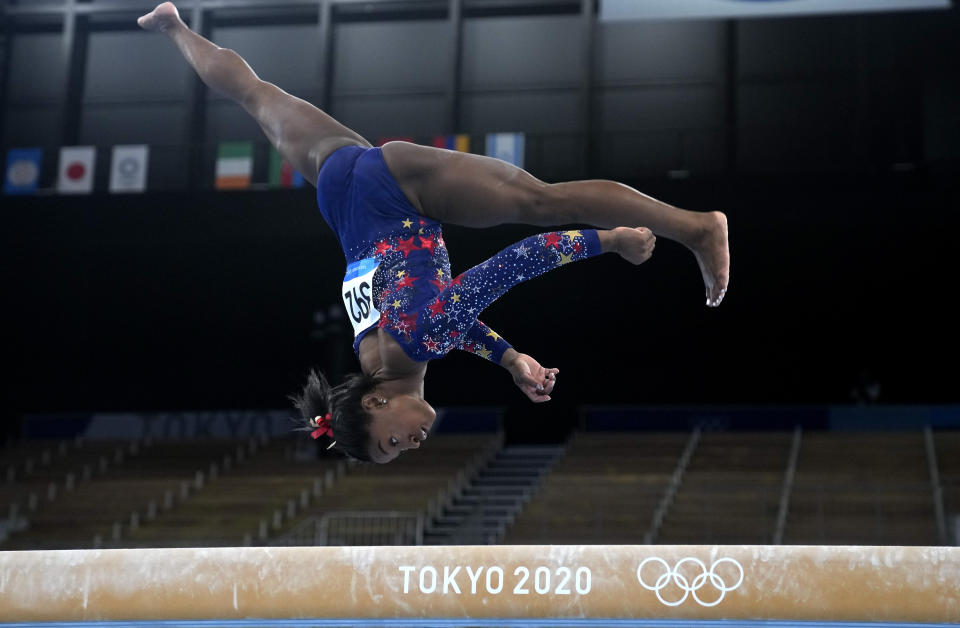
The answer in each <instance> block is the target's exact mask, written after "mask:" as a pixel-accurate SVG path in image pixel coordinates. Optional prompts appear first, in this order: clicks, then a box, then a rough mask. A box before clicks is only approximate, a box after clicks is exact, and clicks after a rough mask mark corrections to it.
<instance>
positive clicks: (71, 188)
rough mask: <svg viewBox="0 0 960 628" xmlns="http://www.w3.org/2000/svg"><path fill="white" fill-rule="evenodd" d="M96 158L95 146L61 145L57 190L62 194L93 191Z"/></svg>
mask: <svg viewBox="0 0 960 628" xmlns="http://www.w3.org/2000/svg"><path fill="white" fill-rule="evenodd" d="M96 158H97V151H96V148H95V147H93V146H61V147H60V168H59V170H58V174H57V191H59V192H60V193H61V194H89V193H90V192H92V191H93V167H94V163H95V162H96Z"/></svg>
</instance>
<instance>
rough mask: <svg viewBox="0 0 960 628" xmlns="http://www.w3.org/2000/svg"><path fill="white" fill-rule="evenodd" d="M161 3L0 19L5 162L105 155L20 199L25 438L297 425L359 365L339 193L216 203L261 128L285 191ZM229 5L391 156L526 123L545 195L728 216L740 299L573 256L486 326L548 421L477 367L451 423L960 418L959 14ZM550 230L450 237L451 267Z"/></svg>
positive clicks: (280, 64) (664, 260) (8, 264)
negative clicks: (618, 19) (716, 299)
mask: <svg viewBox="0 0 960 628" xmlns="http://www.w3.org/2000/svg"><path fill="white" fill-rule="evenodd" d="M121 4H122V3H121ZM137 4H139V3H126V5H127V6H124V7H119V5H118V3H116V2H112V3H111V2H108V1H107V0H103V1H102V2H85V3H84V2H81V3H78V4H77V5H75V6H79V7H80V10H78V11H77V12H76V13H69V12H65V11H64V9H62V8H60V6H59V3H55V2H54V3H36V4H35V3H32V2H20V3H16V2H14V3H12V4H11V5H10V7H9V10H8V15H7V16H5V17H4V22H3V26H4V46H3V50H4V56H3V59H2V64H3V65H2V68H3V70H4V72H3V76H2V81H3V82H2V85H3V87H4V92H3V94H2V97H3V98H2V103H3V107H2V121H0V122H2V125H0V129H2V135H0V143H2V146H3V148H4V150H5V149H7V148H10V147H18V146H43V147H45V148H46V149H48V150H47V152H46V155H45V162H44V175H43V177H44V178H43V187H45V188H50V187H52V185H53V180H54V175H55V168H56V148H57V147H58V146H60V145H68V144H94V145H96V146H97V147H98V161H99V164H100V166H99V167H98V178H97V187H96V191H95V193H94V194H93V195H91V196H86V197H62V196H57V195H55V194H53V193H52V190H46V191H43V190H42V191H41V192H42V193H41V194H40V195H38V196H36V197H30V198H15V197H2V198H0V202H2V204H3V210H2V216H3V228H2V230H0V234H2V235H0V247H2V250H3V277H2V278H3V285H4V305H3V311H4V317H3V327H2V329H3V335H4V336H3V346H4V354H5V358H6V359H5V362H6V363H7V364H8V365H10V366H11V367H12V368H11V370H12V374H10V375H8V376H7V378H6V384H7V385H6V388H7V397H8V399H7V403H6V404H5V412H6V413H7V414H8V421H7V423H8V425H13V424H14V423H15V420H16V417H18V416H19V415H21V414H23V413H27V412H69V411H81V412H83V411H110V410H145V411H147V410H154V409H164V410H172V409H200V408H247V407H258V408H272V407H280V406H283V405H284V404H285V403H286V401H285V395H287V394H288V393H291V392H293V391H294V390H295V389H296V388H297V386H298V385H299V383H300V381H301V379H302V376H303V374H304V372H305V371H306V369H308V368H309V367H311V366H314V365H317V366H321V367H323V368H325V369H327V370H329V371H331V372H332V373H333V374H337V373H341V372H344V371H347V370H352V369H354V368H356V361H355V359H354V357H353V356H352V353H351V352H350V349H349V338H347V337H346V336H345V335H344V332H343V326H342V324H341V323H340V322H338V319H337V317H338V316H339V306H338V301H337V289H338V287H339V283H340V280H341V277H342V271H343V257H342V254H341V253H340V251H339V249H338V247H337V245H336V241H335V239H334V237H333V235H332V233H331V232H330V231H329V229H328V228H327V226H326V225H325V223H324V222H323V220H322V218H321V217H320V215H319V214H318V212H317V210H316V205H315V202H314V200H313V196H312V192H313V190H312V188H305V189H302V190H285V191H277V190H266V189H255V190H252V191H244V192H231V193H227V192H219V193H218V192H215V191H213V190H212V189H211V188H212V173H213V155H214V152H215V147H216V143H217V142H219V141H222V140H236V139H251V140H255V141H256V142H257V143H258V146H257V151H258V152H257V170H256V173H255V179H256V180H259V181H263V180H264V179H265V155H266V146H265V143H264V138H263V137H262V135H261V133H260V131H259V129H258V127H257V126H256V124H255V123H254V122H252V120H250V119H249V118H248V117H246V115H245V114H244V113H243V112H242V111H241V110H239V109H238V108H237V107H236V106H235V105H233V104H231V103H229V102H226V101H224V100H222V99H220V98H218V97H216V96H215V95H212V94H207V93H206V92H205V90H203V89H201V88H200V87H199V85H198V83H197V81H196V80H195V79H194V78H193V76H192V75H191V73H190V71H189V70H188V67H187V65H186V64H185V63H184V62H183V61H182V59H181V58H180V57H179V55H178V53H176V51H175V50H174V48H173V47H172V46H171V45H170V44H169V42H167V41H166V40H165V39H164V38H163V37H160V36H156V35H152V34H146V33H142V32H140V31H139V30H136V28H135V26H134V25H133V20H134V19H135V17H136V16H137V15H139V14H140V13H142V12H143V11H142V10H140V9H147V8H149V6H148V5H149V4H150V3H146V4H143V6H138V7H132V6H130V5H137ZM224 4H225V3H219V4H218V6H220V7H221V8H217V9H216V10H213V9H209V10H208V9H202V10H201V9H198V10H192V9H191V10H185V11H184V17H185V18H189V19H191V20H193V23H194V25H195V26H197V27H199V28H200V29H201V31H202V32H204V33H206V34H207V35H208V36H209V37H211V38H212V39H213V41H215V42H216V43H218V44H220V45H223V46H228V47H232V48H234V49H235V50H237V51H238V52H239V53H240V54H241V55H242V56H244V57H245V58H246V59H247V60H248V61H249V62H250V64H251V65H252V66H253V67H254V68H255V69H256V70H257V72H258V73H259V74H260V75H261V76H262V77H263V78H264V79H266V80H270V81H273V82H276V83H277V84H279V85H280V86H282V87H283V88H285V89H287V90H288V91H290V92H292V93H294V94H296V95H298V96H301V97H303V98H305V99H307V100H310V101H311V102H314V103H315V104H317V105H318V106H322V107H324V108H326V109H327V110H328V111H330V112H331V113H332V114H333V115H334V116H335V117H337V118H338V119H340V120H341V121H343V122H344V123H345V124H347V125H349V126H351V127H353V128H354V129H356V130H357V131H358V132H360V133H362V134H363V135H365V136H366V137H368V138H369V139H370V140H371V141H374V142H376V141H377V139H378V138H381V137H388V136H397V135H400V136H411V137H413V138H414V139H416V140H417V141H424V142H426V141H428V140H429V138H430V137H431V136H432V135H435V134H439V133H450V132H458V133H468V134H471V136H472V139H473V148H474V150H475V151H477V152H482V148H483V143H482V137H483V134H484V133H487V132H493V131H522V132H525V133H526V134H527V153H526V166H527V169H529V170H530V171H531V172H533V173H534V174H535V175H537V176H540V177H541V178H543V179H544V180H547V181H559V180H567V179H574V178H584V177H603V178H612V179H617V180H620V181H623V182H625V183H628V184H631V185H634V186H636V187H638V188H639V189H641V190H643V191H644V192H646V193H648V194H651V195H653V196H656V197H658V198H661V199H663V200H665V201H668V202H670V203H673V204H675V205H679V206H683V207H687V208H690V209H698V210H707V209H722V210H724V211H725V212H727V214H728V217H729V220H730V229H731V244H732V252H733V268H732V282H731V291H730V293H729V295H728V297H727V299H726V300H725V302H724V304H723V305H722V306H721V307H720V308H719V309H717V310H710V309H707V308H705V307H704V306H703V297H702V285H701V281H700V277H699V273H698V271H697V268H696V264H695V262H694V260H693V258H692V256H690V255H689V254H687V253H686V252H685V251H684V250H681V248H680V247H679V246H677V245H675V244H673V243H671V242H668V241H666V240H665V239H662V238H661V239H660V240H659V242H658V248H657V252H656V255H655V256H654V258H653V259H652V260H651V261H650V262H648V263H647V264H645V265H644V266H641V267H639V268H633V267H630V266H629V265H627V264H626V263H622V262H621V261H620V260H618V259H612V258H611V259H607V258H601V259H599V260H595V261H591V262H589V263H585V264H579V265H577V266H575V267H568V268H565V269H564V270H563V271H562V272H556V273H553V274H551V275H548V276H546V277H544V278H542V279H539V280H537V281H536V282H532V283H528V284H525V285H523V286H522V287H520V288H518V289H516V290H515V291H512V292H511V293H510V294H509V295H507V296H506V297H504V298H503V299H501V301H500V302H498V303H497V304H496V305H495V306H494V307H493V308H491V309H490V310H489V311H488V313H487V314H486V315H485V317H484V320H485V321H486V322H487V323H489V324H490V325H491V326H493V327H494V328H496V329H497V330H498V331H501V332H502V333H503V334H504V335H505V336H506V337H507V338H508V339H509V340H511V341H512V342H513V343H514V344H515V345H516V346H517V347H518V348H519V349H520V350H522V351H525V352H528V353H530V354H532V355H534V356H536V357H537V358H538V359H540V360H541V361H542V362H543V363H545V364H547V365H550V366H557V367H559V368H560V370H561V374H560V379H559V381H560V383H559V385H558V388H557V391H556V394H555V398H554V401H553V402H551V404H548V406H550V407H549V409H541V408H527V407H526V406H522V404H521V403H520V402H521V401H522V399H520V396H519V393H518V392H514V389H513V388H512V384H511V382H510V380H509V378H508V377H507V375H506V373H505V372H502V371H501V370H499V369H498V368H497V367H495V366H492V365H490V364H488V363H485V362H483V361H481V360H479V359H478V358H475V357H473V356H468V355H452V356H450V357H448V358H446V359H444V360H443V361H442V362H437V363H434V364H433V365H432V366H431V369H430V373H429V375H428V380H427V391H428V396H429V398H430V399H431V400H432V401H433V403H434V404H435V405H463V404H500V405H510V406H511V407H513V406H514V405H515V404H516V405H517V407H523V408H525V409H529V410H530V412H531V416H532V417H533V420H539V421H544V422H546V421H549V420H551V417H556V416H560V415H564V414H565V413H566V414H569V413H570V412H572V411H573V409H575V408H576V407H578V406H581V405H583V404H590V403H639V404H643V403H667V404H701V403H705V404H710V403H741V404H752V403H790V404H809V403H847V402H849V401H850V389H851V387H852V386H855V385H856V384H857V382H858V381H859V380H860V378H861V377H862V376H863V375H864V374H869V377H872V378H876V379H877V380H878V381H879V382H880V383H881V385H882V395H881V401H884V402H888V403H943V402H956V401H957V400H958V395H957V392H956V391H957V387H956V385H955V384H954V381H953V379H954V373H955V372H956V369H955V367H954V356H955V355H956V348H957V342H956V333H955V330H954V329H955V328H954V321H955V318H956V316H955V313H954V309H953V307H954V306H953V301H955V300H956V297H955V294H954V293H955V292H956V291H957V285H958V282H957V279H956V277H957V273H956V271H955V268H954V267H955V259H954V258H955V250H956V245H955V240H956V233H957V227H958V226H960V218H958V216H957V209H958V202H957V201H958V198H957V196H958V193H957V192H958V190H957V184H956V177H957V172H958V167H957V166H958V163H960V107H958V104H960V77H958V74H957V73H956V71H955V70H954V65H956V62H957V60H958V59H960V54H958V53H960V42H958V38H957V37H956V33H957V32H960V28H958V27H960V16H958V11H957V9H956V8H954V9H951V10H949V11H936V12H915V13H896V14H873V15H856V16H830V17H804V18H790V19H776V20H762V19H752V20H741V21H726V22H724V21H708V20H693V21H678V22H646V23H615V24H603V23H598V22H597V21H596V19H595V10H594V7H593V6H592V4H591V3H589V2H585V3H580V2H564V1H555V2H517V3H502V2H497V3H494V2H482V1H480V2H471V1H469V0H466V1H465V2H462V3H461V2H448V1H446V0H444V1H442V2H400V3H395V2H384V3H364V4H360V3H354V4H344V5H339V4H333V3H326V2H315V3H312V4H309V3H303V2H301V3H296V2H291V3H277V4H278V5H282V6H279V7H274V8H272V9H270V10H268V11H263V10H259V9H251V8H249V7H247V8H242V9H231V8H222V7H223V6H224ZM45 6H49V7H50V10H49V12H44V11H43V10H42V9H43V7H45ZM201 6H202V5H201ZM98 7H99V8H100V9H103V10H102V11H101V10H98ZM65 15H66V16H67V17H66V19H65V17H64V16H65ZM121 143H147V144H150V146H151V156H150V159H151V170H150V178H149V187H150V190H148V192H147V193H146V194H143V195H132V196H131V195H124V196H117V195H110V194H107V193H106V180H107V172H106V170H107V165H108V164H109V150H110V147H111V146H112V145H114V144H121ZM260 187H263V186H260ZM533 232H534V229H533V228H528V227H523V226H509V227H502V228H498V229H493V230H487V231H483V232H477V231H473V230H469V229H463V228H456V227H450V228H448V229H447V230H446V232H445V233H446V240H447V243H448V246H449V248H450V251H451V259H452V263H453V266H454V271H457V270H463V269H465V268H467V267H469V266H470V265H472V264H474V263H476V262H479V261H482V260H483V259H485V258H486V257H487V256H489V255H491V254H493V253H495V252H496V251H497V250H499V248H501V247H502V246H506V245H507V244H509V243H511V242H513V241H514V240H516V239H519V238H521V237H524V236H526V235H529V234H530V233H533ZM524 403H525V402H524Z"/></svg>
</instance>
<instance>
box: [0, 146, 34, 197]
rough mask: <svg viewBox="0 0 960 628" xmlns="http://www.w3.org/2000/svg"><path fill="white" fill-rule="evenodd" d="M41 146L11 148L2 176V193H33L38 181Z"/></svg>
mask: <svg viewBox="0 0 960 628" xmlns="http://www.w3.org/2000/svg"><path fill="white" fill-rule="evenodd" d="M42 159H43V149H41V148H11V149H10V150H9V151H7V168H6V170H5V171H4V172H5V173H6V174H5V175H4V178H3V193H4V194H33V193H35V192H36V191H37V184H38V183H39V182H40V163H41V160H42Z"/></svg>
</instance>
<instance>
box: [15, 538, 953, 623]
mask: <svg viewBox="0 0 960 628" xmlns="http://www.w3.org/2000/svg"><path fill="white" fill-rule="evenodd" d="M958 582H960V548H950V547H890V546H884V547H844V546H834V547H811V546H772V545H766V546H668V545H663V546H615V545H570V546H536V545H526V546H524V545H518V546H467V547H456V546H452V547H447V546H427V547H281V548H266V547H252V548H251V547H247V548H176V549H127V550H59V551H32V552H0V618H3V619H2V621H8V622H26V621H34V622H36V621H46V622H71V621H74V622H75V621H138V620H140V621H144V620H167V621H178V620H179V621H185V620H193V621H197V620H210V619H218V620H231V619H244V618H245V619H247V620H250V619H281V618H287V619H304V618H327V619H333V618H364V619H371V618H380V619H390V618H411V619H417V618H420V619H425V618H434V619H437V618H446V619H463V618H473V619H489V618H514V619H515V620H516V619H531V618H581V619H582V618H607V619H616V618H630V619H632V620H640V619H645V618H646V619H660V620H663V619H673V620H694V619H696V620H740V621H754V622H755V621H764V620H784V621H793V622H802V621H831V622H838V621H842V622H917V623H948V622H958V621H960V588H958V587H957V583H958Z"/></svg>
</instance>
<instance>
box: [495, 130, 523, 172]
mask: <svg viewBox="0 0 960 628" xmlns="http://www.w3.org/2000/svg"><path fill="white" fill-rule="evenodd" d="M523 138H524V136H523V133H487V156H488V157H495V158H497V159H502V160H503V161H505V162H507V163H511V164H513V165H514V166H517V167H518V168H523V148H524V142H523Z"/></svg>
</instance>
